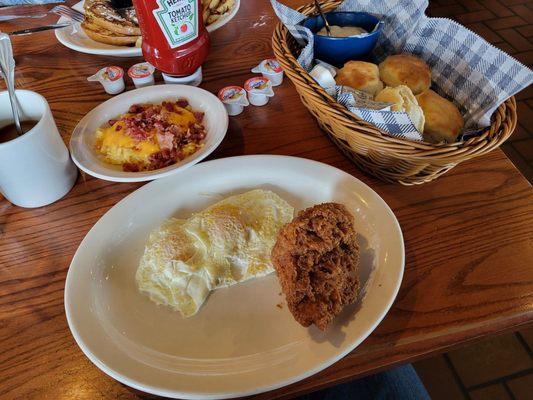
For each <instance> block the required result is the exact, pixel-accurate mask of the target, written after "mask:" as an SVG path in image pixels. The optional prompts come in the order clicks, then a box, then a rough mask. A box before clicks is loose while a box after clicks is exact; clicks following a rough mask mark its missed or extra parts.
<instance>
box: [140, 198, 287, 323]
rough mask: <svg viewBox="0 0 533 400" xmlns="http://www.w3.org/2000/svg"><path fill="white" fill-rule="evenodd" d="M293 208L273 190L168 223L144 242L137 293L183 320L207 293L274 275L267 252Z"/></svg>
mask: <svg viewBox="0 0 533 400" xmlns="http://www.w3.org/2000/svg"><path fill="white" fill-rule="evenodd" d="M293 214H294V209H293V207H292V206H291V205H289V204H288V203H287V202H286V201H285V200H283V199H282V198H281V197H279V196H278V195H277V194H275V193H274V192H272V191H269V190H262V189H256V190H252V191H249V192H246V193H243V194H239V195H235V196H231V197H228V198H226V199H224V200H222V201H219V202H218V203H215V204H213V205H212V206H210V207H208V208H206V209H205V210H203V211H201V212H198V213H195V214H193V215H191V216H190V217H189V218H188V219H186V220H183V219H176V218H171V219H169V220H167V221H165V222H164V223H163V224H162V225H161V226H159V227H158V228H156V229H155V230H154V231H153V232H152V233H151V234H150V237H149V239H148V243H147V245H146V248H145V252H144V254H143V256H142V258H141V261H140V264H139V268H138V269H137V274H136V280H137V284H138V287H139V289H140V291H141V292H143V293H145V294H147V295H148V296H149V297H150V299H152V300H153V301H154V302H156V303H158V304H164V305H167V306H170V307H171V308H173V309H174V310H177V311H179V312H180V313H181V314H182V316H184V317H190V316H192V315H194V314H196V313H197V312H198V310H199V309H200V307H201V306H202V304H203V303H204V301H205V299H206V298H207V297H208V295H209V293H210V292H211V291H212V290H214V289H219V288H223V287H227V286H231V285H234V284H236V283H239V282H244V281H247V280H249V279H252V278H257V277H261V276H265V275H267V274H270V273H271V272H273V271H274V268H273V266H272V262H271V260H270V252H271V251H272V247H273V246H274V244H275V242H276V237H277V234H278V232H279V230H280V229H281V227H282V226H283V225H285V224H286V223H288V222H290V221H291V220H292V218H293Z"/></svg>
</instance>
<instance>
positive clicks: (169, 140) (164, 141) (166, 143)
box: [156, 133, 174, 150]
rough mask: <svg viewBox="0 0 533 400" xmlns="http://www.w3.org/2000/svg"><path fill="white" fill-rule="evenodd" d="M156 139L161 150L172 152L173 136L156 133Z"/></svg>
mask: <svg viewBox="0 0 533 400" xmlns="http://www.w3.org/2000/svg"><path fill="white" fill-rule="evenodd" d="M156 138H157V143H158V144H159V148H160V149H161V150H172V148H173V147H174V135H172V134H171V133H164V134H160V133H157V134H156Z"/></svg>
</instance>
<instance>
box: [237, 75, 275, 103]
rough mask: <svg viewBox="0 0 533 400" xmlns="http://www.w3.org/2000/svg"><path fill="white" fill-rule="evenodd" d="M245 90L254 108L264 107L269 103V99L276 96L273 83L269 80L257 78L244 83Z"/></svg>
mask: <svg viewBox="0 0 533 400" xmlns="http://www.w3.org/2000/svg"><path fill="white" fill-rule="evenodd" d="M244 89H246V92H247V93H248V100H249V101H250V104H252V105H254V106H264V105H265V104H267V103H268V100H269V97H273V96H274V91H273V90H272V83H271V82H270V80H269V79H268V78H265V77H255V78H250V79H248V80H247V81H246V82H244Z"/></svg>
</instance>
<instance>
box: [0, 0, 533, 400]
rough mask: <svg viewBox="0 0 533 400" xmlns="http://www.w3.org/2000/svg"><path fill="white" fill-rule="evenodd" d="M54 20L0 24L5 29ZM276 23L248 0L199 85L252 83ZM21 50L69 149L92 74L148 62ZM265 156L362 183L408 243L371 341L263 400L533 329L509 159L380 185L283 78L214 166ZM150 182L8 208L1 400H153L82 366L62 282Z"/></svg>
mask: <svg viewBox="0 0 533 400" xmlns="http://www.w3.org/2000/svg"><path fill="white" fill-rule="evenodd" d="M285 3H286V4H290V5H293V6H295V5H301V4H304V3H305V1H291V2H289V1H286V2H285ZM70 4H73V2H71V3H70ZM48 8H50V7H48ZM55 19H56V17H55V16H50V17H47V18H46V19H45V20H40V21H27V20H26V21H17V23H3V24H0V30H4V31H7V30H12V29H17V28H19V29H20V28H21V27H26V26H28V25H30V24H33V25H38V24H41V23H43V22H47V23H48V22H53V21H54V20H55ZM276 23H277V18H276V17H274V16H273V12H272V10H271V7H270V3H269V2H268V1H266V0H262V1H254V2H251V1H246V0H244V1H242V5H241V10H240V11H239V13H238V15H237V16H236V17H235V18H234V20H232V21H231V23H230V24H228V25H227V26H225V27H224V28H222V29H220V30H218V31H216V32H215V33H214V34H213V35H212V47H211V51H210V54H209V57H208V59H207V61H206V62H205V65H204V81H203V84H202V87H203V88H204V89H207V90H209V91H211V92H213V93H216V92H217V91H218V89H220V88H221V87H223V86H226V85H230V84H241V85H242V83H243V82H244V81H245V80H246V79H247V78H249V77H251V76H252V75H253V74H251V72H250V69H251V68H252V67H253V66H255V65H256V64H257V63H258V62H259V61H261V60H262V59H264V58H266V57H268V56H271V55H272V50H271V44H270V43H271V34H272V31H273V27H274V25H275V24H276ZM13 47H14V52H15V58H16V62H17V72H16V84H17V86H18V87H19V88H25V89H31V90H34V91H37V92H39V93H41V94H42V95H44V96H45V97H46V99H47V100H48V102H49V103H50V105H51V108H52V111H53V114H54V116H55V119H56V122H57V124H58V127H59V129H60V131H61V134H62V136H63V138H64V140H65V142H67V143H68V141H69V138H70V134H71V131H72V129H73V128H74V126H75V125H76V123H77V122H78V121H79V120H80V119H81V118H82V117H83V116H84V115H85V114H86V113H87V112H88V111H90V110H91V109H92V108H93V107H95V106H96V105H98V104H100V103H101V102H103V101H105V100H107V99H108V98H110V96H109V95H106V94H105V93H104V92H103V90H102V88H101V87H100V85H99V84H97V83H90V82H87V81H86V78H87V76H89V75H91V74H93V73H94V72H95V71H97V70H98V69H99V68H101V67H103V66H105V65H110V64H115V65H120V66H122V67H124V68H127V67H128V66H130V65H132V64H134V63H135V62H138V61H140V58H111V57H102V56H91V55H87V54H82V53H77V52H75V51H72V50H70V49H68V48H65V47H63V46H62V45H61V44H60V43H58V41H57V40H56V39H55V37H54V33H53V32H52V31H49V32H43V33H38V34H33V35H30V36H21V37H14V38H13ZM158 78H159V79H160V76H158ZM128 88H131V82H129V87H128ZM257 153H267V154H286V155H293V156H298V157H303V158H308V159H313V160H319V161H322V162H324V163H326V164H330V165H333V166H335V167H338V168H340V169H343V170H345V171H347V172H348V173H350V174H352V175H353V176H355V177H357V178H358V179H360V180H362V181H363V182H365V183H366V184H368V185H369V186H370V187H372V188H373V189H374V190H375V191H376V192H377V193H378V194H379V195H380V196H382V197H383V198H384V199H385V201H386V202H387V203H388V204H389V205H390V207H391V208H392V210H393V211H394V213H395V214H396V216H397V218H398V220H399V222H400V225H401V227H402V229H403V233H404V239H405V248H406V268H405V276H404V279H403V283H402V287H401V290H400V293H399V295H398V297H397V299H396V301H395V303H394V305H393V307H392V309H391V310H390V312H389V313H388V315H387V316H386V318H385V319H384V321H383V322H382V323H381V324H380V325H379V326H378V328H377V329H376V330H375V331H374V333H372V334H371V336H370V337H369V338H368V339H367V340H366V341H364V342H363V344H362V345H360V346H359V347H358V348H357V349H356V350H354V351H353V352H352V353H351V354H349V355H348V356H347V357H345V358H344V359H342V360H341V361H339V362H337V363H336V364H334V365H333V366H331V367H330V368H328V369H326V370H324V371H322V372H321V373H318V374H316V375H315V376H312V377H310V378H308V379H306V380H304V381H302V382H299V383H297V384H294V385H291V386H289V387H286V388H283V389H280V390H277V391H275V392H273V393H266V394H263V395H258V396H256V397H257V398H264V399H270V398H275V397H284V398H289V397H291V396H294V395H296V394H299V393H304V392H309V391H312V390H315V389H317V388H321V387H325V386H328V385H332V384H334V383H337V382H341V381H345V380H348V379H351V378H354V377H358V376H362V375H365V374H369V373H372V372H376V371H379V370H383V369H386V368H389V367H392V366H393V365H397V364H401V363H406V362H410V361H413V360H416V359H419V358H423V357H426V356H429V355H431V354H434V353H438V352H443V351H446V350H448V349H450V348H452V347H455V346H458V345H462V344H464V343H466V342H469V341H471V340H475V339H479V338H482V337H486V336H489V335H495V334H497V333H500V332H503V331H506V330H512V329H516V328H517V327H519V326H520V325H521V324H525V323H527V322H529V321H531V320H533V270H532V269H531V267H532V265H531V264H532V260H533V229H532V226H533V190H532V188H531V185H530V184H529V183H528V182H527V181H526V180H525V179H524V178H523V177H522V176H521V175H520V173H519V172H518V171H517V169H516V168H515V167H514V166H513V165H512V164H511V162H510V161H509V160H508V159H507V157H506V156H505V155H504V154H503V152H502V151H501V150H499V149H498V150H494V151H493V152H491V153H490V154H488V155H486V156H483V157H480V158H477V159H474V160H471V161H468V162H465V163H462V164H460V165H459V166H457V167H456V168H454V169H453V170H452V171H450V172H449V173H447V174H446V175H444V176H443V177H441V178H439V179H437V180H436V181H433V182H431V183H428V184H424V185H421V186H416V187H403V186H400V185H393V184H388V183H384V182H381V181H378V180H376V179H374V178H372V177H370V176H369V175H367V174H365V173H363V172H362V171H360V170H358V169H357V168H355V166H354V165H353V164H352V163H351V162H350V161H349V160H348V159H347V158H346V157H345V156H344V155H343V154H342V153H341V152H340V151H339V150H338V149H337V148H336V147H335V146H334V145H333V143H332V142H331V141H330V140H329V139H328V138H327V136H326V134H325V133H323V132H322V131H321V130H320V129H319V127H318V125H317V123H316V122H315V121H314V119H313V118H312V117H311V115H310V114H309V113H308V112H307V110H306V109H305V107H304V106H303V105H302V104H301V102H300V100H299V98H298V96H297V94H296V91H295V89H294V87H293V86H292V84H291V83H290V81H288V80H287V79H286V80H285V81H284V83H283V85H282V86H281V87H279V88H276V96H275V97H274V98H273V99H272V100H271V102H270V103H269V104H268V105H267V106H264V107H248V108H247V109H246V110H245V112H244V113H243V114H241V115H240V116H237V117H232V118H230V126H229V131H228V134H227V137H226V139H225V140H224V141H223V143H222V145H221V146H220V147H219V148H218V149H217V150H216V151H215V152H214V153H213V154H212V156H211V157H210V158H211V159H213V158H220V157H229V156H237V155H242V154H257ZM140 186H142V183H139V184H125V183H111V182H106V181H103V180H99V179H95V178H92V177H91V176H88V175H84V174H81V175H80V176H79V179H78V181H77V184H76V185H75V187H74V188H73V189H72V190H71V191H70V192H69V193H68V194H67V195H66V196H65V197H64V198H63V199H61V200H59V201H57V202H56V203H54V204H52V205H49V206H45V207H41V208H38V209H23V208H19V207H15V206H12V205H11V204H10V203H9V202H8V201H6V200H5V199H2V200H0V316H1V323H0V398H3V399H13V398H20V399H44V398H49V399H61V398H68V399H73V398H76V399H99V398H109V399H116V398H121V399H134V398H147V397H151V396H147V395H144V394H142V393H139V392H136V391H134V390H132V389H129V388H128V387H126V386H124V385H122V384H120V383H118V382H116V381H114V380H113V379H111V378H110V377H108V376H106V375H105V374H104V373H103V372H101V371H100V370H99V369H98V368H97V367H95V366H94V365H93V364H92V363H91V362H90V361H89V360H88V359H87V358H86V357H85V355H84V354H83V353H82V352H81V351H80V349H79V348H78V346H77V345H76V343H75V342H74V339H73V337H72V335H71V333H70V331H69V328H68V326H67V322H66V318H65V312H64V305H63V290H64V285H65V277H66V274H67V270H68V267H69V263H70V261H71V259H72V256H73V255H74V253H75V251H76V249H77V247H78V245H79V244H80V242H81V240H82V239H83V237H84V236H85V234H86V233H87V232H88V231H89V229H90V228H91V227H92V225H93V224H94V223H96V221H98V219H99V218H100V217H101V216H102V215H103V214H104V213H105V212H106V211H108V210H109V209H110V208H111V207H112V206H113V205H114V204H116V203H117V202H118V201H119V200H121V199H122V198H124V197H125V196H127V195H128V194H129V193H131V192H132V191H134V190H135V189H137V188H139V187H140Z"/></svg>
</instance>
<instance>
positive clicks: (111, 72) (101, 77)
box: [87, 65, 126, 94]
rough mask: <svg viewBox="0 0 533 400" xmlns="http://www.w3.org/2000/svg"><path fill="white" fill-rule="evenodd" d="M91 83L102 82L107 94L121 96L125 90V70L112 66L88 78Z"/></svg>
mask: <svg viewBox="0 0 533 400" xmlns="http://www.w3.org/2000/svg"><path fill="white" fill-rule="evenodd" d="M87 80H88V81H90V82H100V83H101V84H102V86H103V87H104V90H105V92H106V93H107V94H119V93H122V92H123V91H124V89H125V87H126V86H125V84H124V70H123V69H122V68H120V67H117V66H115V65H112V66H110V67H105V68H102V69H101V70H99V71H98V72H97V73H96V74H94V75H91V76H90V77H88V78H87Z"/></svg>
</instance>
